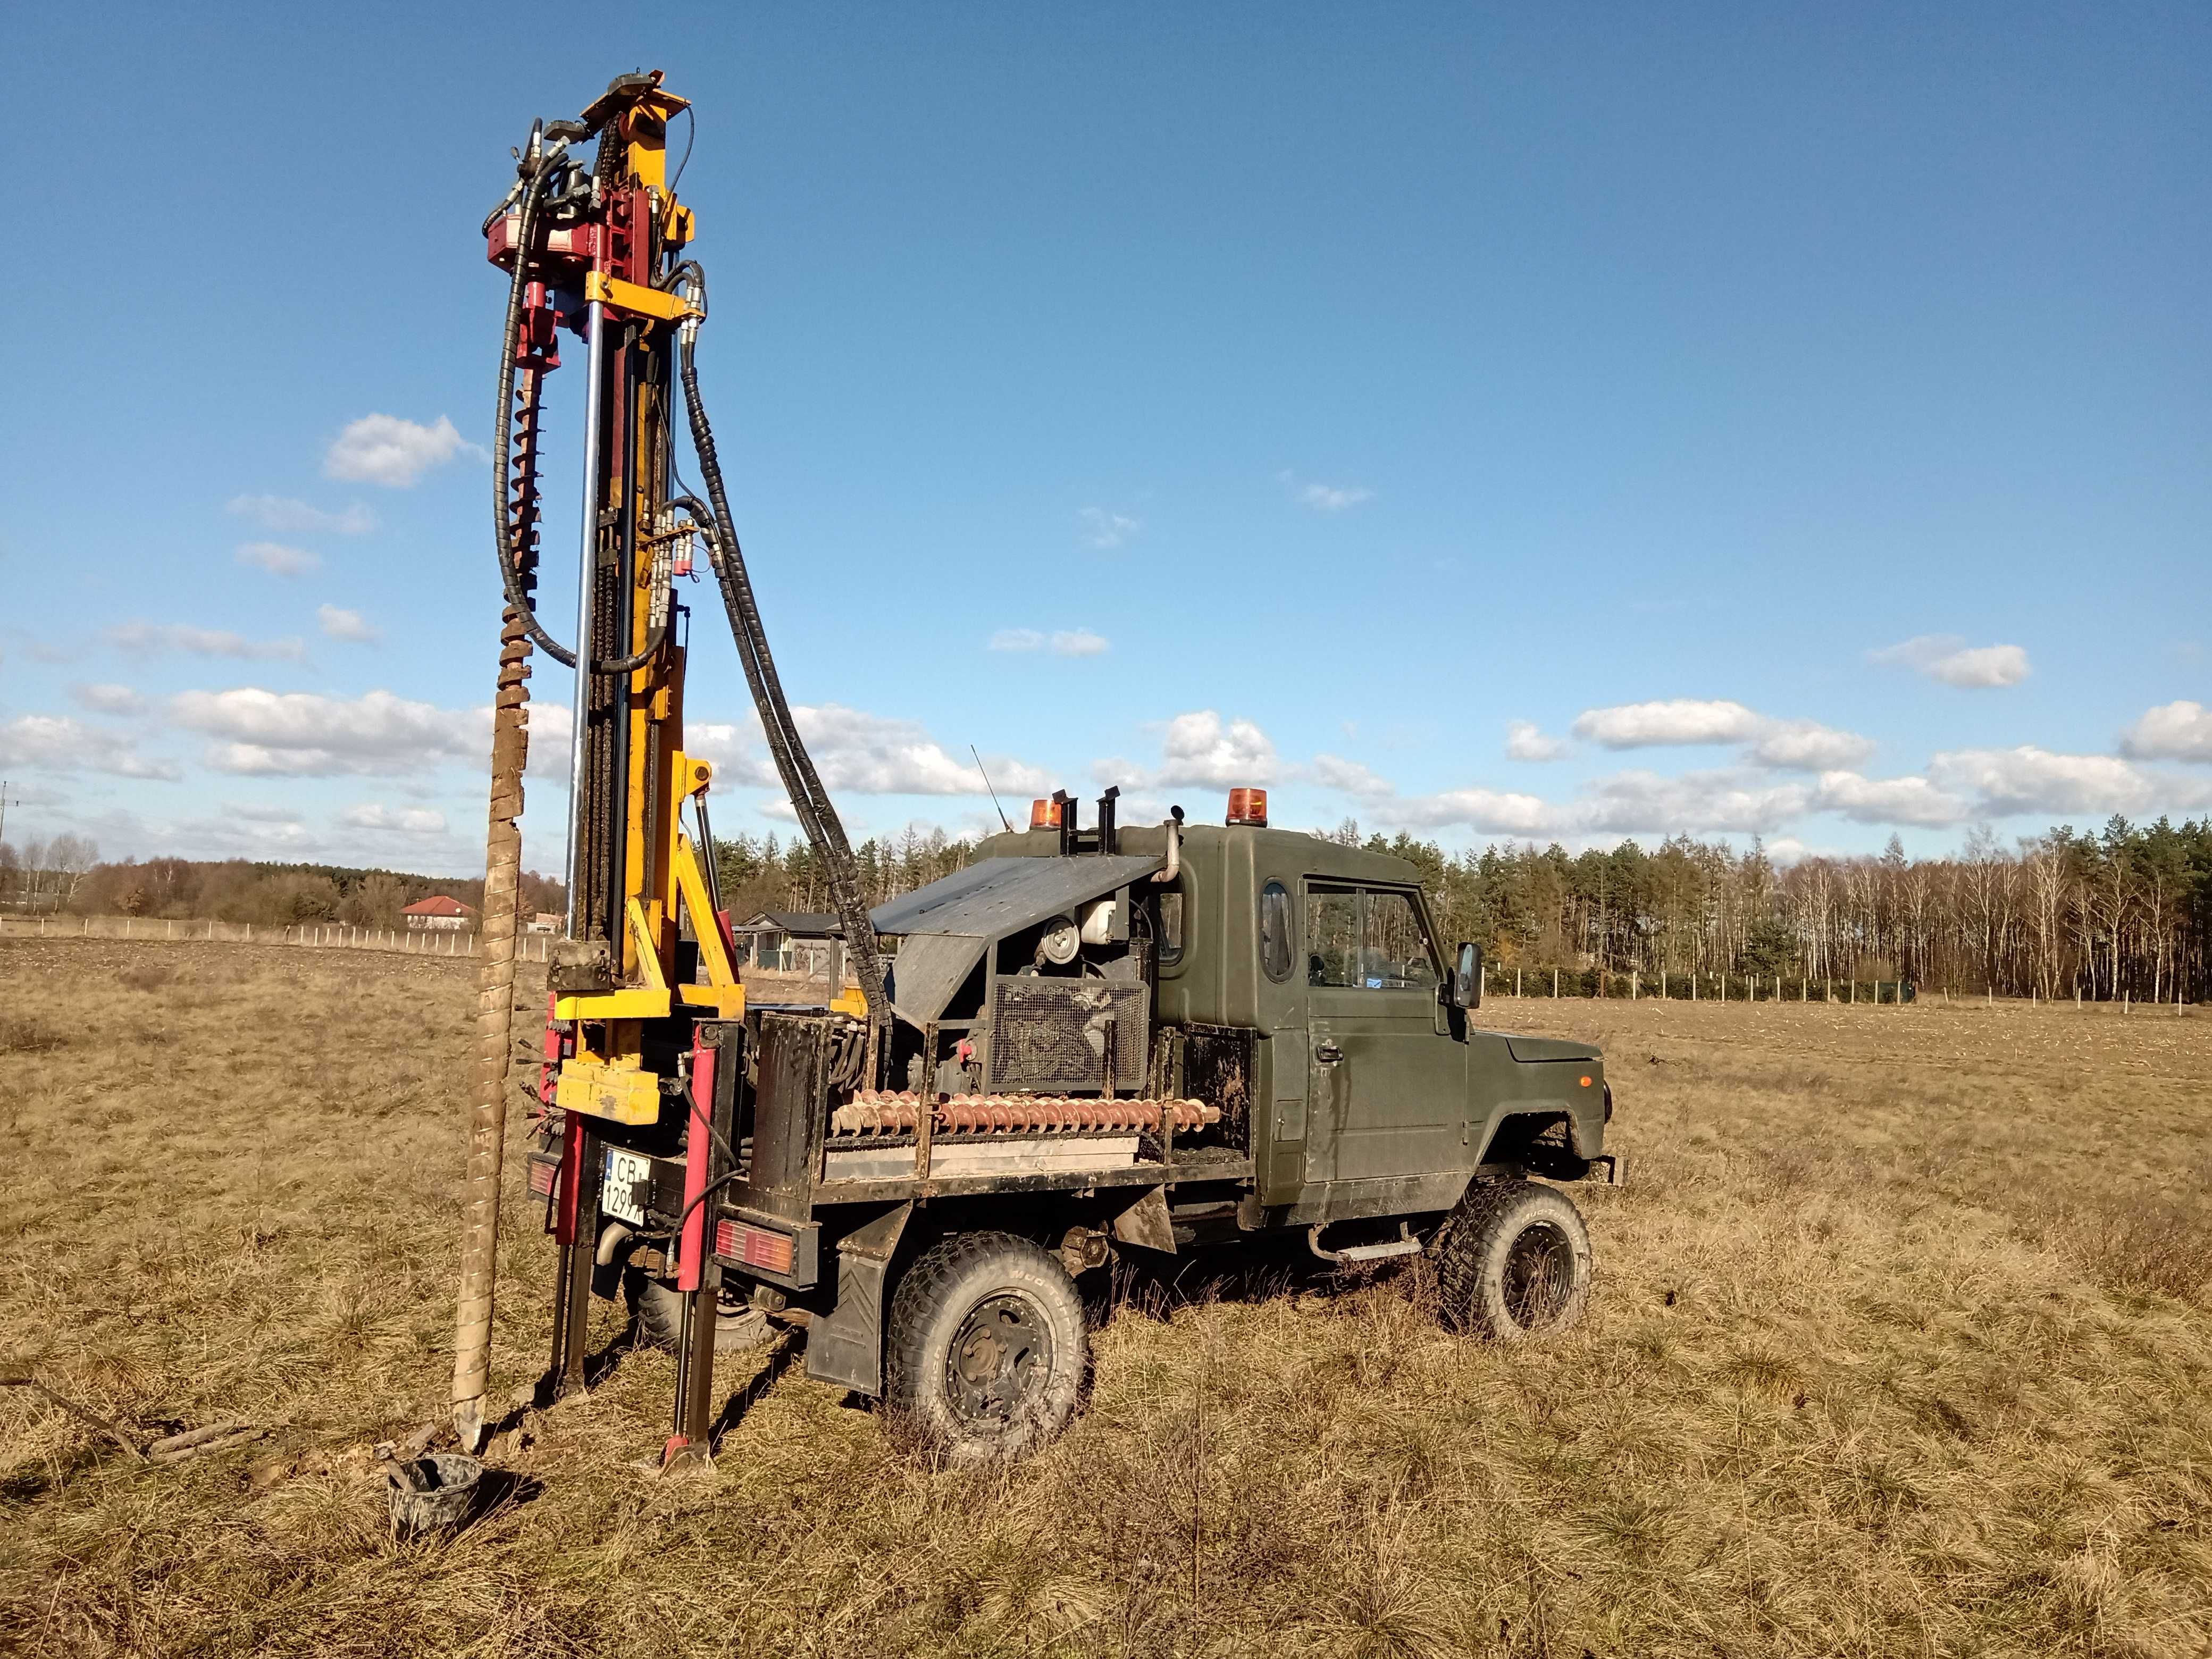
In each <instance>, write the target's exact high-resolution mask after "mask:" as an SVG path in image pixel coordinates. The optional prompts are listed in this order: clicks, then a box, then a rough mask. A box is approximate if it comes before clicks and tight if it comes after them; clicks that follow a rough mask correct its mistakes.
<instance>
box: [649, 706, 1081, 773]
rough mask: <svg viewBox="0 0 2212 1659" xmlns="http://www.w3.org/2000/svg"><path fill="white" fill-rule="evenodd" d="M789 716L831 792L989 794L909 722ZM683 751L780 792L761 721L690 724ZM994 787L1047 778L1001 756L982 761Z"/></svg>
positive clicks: (855, 714)
mask: <svg viewBox="0 0 2212 1659" xmlns="http://www.w3.org/2000/svg"><path fill="white" fill-rule="evenodd" d="M791 716H792V719H793V721H795V722H796V723H797V725H798V726H799V737H800V738H801V739H802V740H803V741H804V742H805V744H806V751H807V753H808V754H809V755H810V756H811V757H812V758H813V761H814V768H815V770H816V771H817V772H818V773H820V774H821V777H822V781H823V785H824V786H825V787H827V788H829V790H830V791H831V792H832V793H851V794H855V795H981V794H983V793H986V791H985V789H984V787H983V780H982V777H981V775H980V774H979V773H978V772H977V771H976V769H975V760H974V759H973V758H972V757H969V756H968V755H967V754H965V753H963V754H961V755H958V756H957V757H956V756H954V755H952V754H950V753H948V752H947V751H946V750H945V747H944V745H943V744H939V743H938V742H937V741H936V740H935V739H934V738H932V737H931V736H930V735H929V733H928V732H927V731H926V730H924V729H923V727H922V726H921V725H920V724H918V723H917V722H915V721H913V720H892V719H888V718H886V717H885V716H884V715H881V714H868V713H866V712H865V711H863V710H861V709H858V708H845V707H843V706H842V704H839V703H823V704H821V705H819V706H810V705H808V704H805V703H799V704H794V705H793V708H792V711H791ZM684 741H685V744H687V752H690V753H695V754H698V755H702V756H703V757H706V758H707V759H708V760H709V761H712V762H714V764H715V767H716V769H717V770H718V771H720V773H721V774H722V775H723V776H724V777H725V778H726V780H727V781H729V782H730V783H732V784H734V785H740V786H745V787H754V788H760V789H768V790H772V791H777V792H781V789H782V788H783V781H782V779H781V778H780V777H779V776H777V775H776V770H775V761H774V760H773V759H772V758H771V757H769V754H768V752H767V745H766V744H765V742H764V741H763V738H762V736H761V728H760V719H759V716H758V715H757V714H756V715H752V716H750V717H748V718H747V720H745V722H744V724H743V725H742V726H730V725H715V724H713V723H704V724H701V725H697V726H688V727H687V728H686V729H685V733H684ZM983 764H984V765H985V766H986V767H987V768H988V769H990V774H991V781H992V782H993V783H994V785H996V786H997V787H998V789H999V793H1000V794H1002V795H1016V794H1018V795H1031V794H1039V793H1049V792H1050V791H1051V789H1052V787H1053V785H1052V780H1051V779H1050V777H1049V776H1048V775H1047V774H1045V773H1043V772H1042V771H1040V770H1038V769H1036V767H1033V766H1028V765H1025V764H1024V763H1022V762H1020V761H1018V760H1015V759H1013V758H1012V757H1009V756H1006V755H986V756H984V757H983Z"/></svg>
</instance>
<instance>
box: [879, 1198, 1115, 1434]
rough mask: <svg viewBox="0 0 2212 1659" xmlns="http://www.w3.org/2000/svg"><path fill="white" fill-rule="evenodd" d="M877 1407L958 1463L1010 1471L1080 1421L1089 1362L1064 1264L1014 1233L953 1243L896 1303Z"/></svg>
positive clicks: (901, 1288)
mask: <svg viewBox="0 0 2212 1659" xmlns="http://www.w3.org/2000/svg"><path fill="white" fill-rule="evenodd" d="M888 1338H889V1340H888V1342H887V1345H886V1346H887V1350H888V1352H887V1354H886V1360H887V1364H885V1366H884V1372H885V1375H884V1403H885V1404H886V1405H887V1406H889V1407H890V1408H891V1409H892V1410H894V1411H896V1412H898V1413H902V1415H904V1416H905V1417H906V1418H907V1419H908V1421H910V1422H911V1423H913V1424H914V1425H915V1427H916V1428H918V1429H919V1430H920V1431H921V1434H922V1437H924V1438H925V1439H926V1440H927V1441H928V1442H929V1443H931V1444H932V1445H933V1446H934V1447H936V1448H937V1449H939V1451H941V1452H943V1453H944V1454H945V1455H946V1456H947V1457H949V1458H950V1459H951V1461H953V1462H957V1463H984V1462H1006V1461H1008V1460H1011V1459H1013V1458H1017V1457H1021V1456H1024V1455H1027V1454H1029V1453H1030V1452H1032V1451H1035V1450H1036V1449H1038V1448H1039V1447H1041V1446H1042V1445H1045V1444H1046V1443H1048V1442H1050V1441H1051V1440H1052V1439H1053V1438H1054V1437H1056V1436H1057V1435H1058V1434H1059V1433H1060V1431H1061V1430H1063V1429H1065V1428H1066V1426H1067V1424H1068V1420H1069V1419H1071V1418H1073V1416H1074V1415H1075V1407H1076V1401H1077V1399H1078V1397H1079V1395H1080V1394H1081V1392H1082V1389H1083V1376H1084V1371H1085V1367H1086V1365H1087V1364H1088V1363H1089V1358H1090V1343H1089V1340H1088V1338H1087V1337H1086V1336H1085V1333H1084V1328H1083V1304H1082V1301H1081V1299H1080V1298H1079V1297H1078V1296H1077V1295H1076V1291H1075V1284H1074V1281H1073V1279H1069V1278H1068V1276H1067V1269H1066V1267H1063V1266H1062V1265H1061V1264H1060V1261H1059V1259H1058V1258H1057V1257H1055V1256H1053V1255H1049V1254H1048V1253H1047V1252H1046V1251H1045V1250H1044V1249H1041V1248H1040V1247H1039V1246H1037V1245H1036V1244H1034V1243H1030V1241H1029V1240H1028V1239H1025V1238H1018V1237H1015V1236H1014V1235H1013V1234H1012V1233H998V1232H977V1233H956V1234H954V1235H953V1236H952V1237H949V1238H945V1239H941V1240H939V1242H938V1243H935V1244H933V1245H932V1246H931V1247H930V1248H929V1249H927V1250H925V1251H923V1252H922V1253H921V1255H919V1256H918V1257H916V1258H915V1261H914V1264H913V1265H912V1266H911V1267H908V1269H907V1270H906V1272H905V1273H903V1274H902V1275H901V1277H900V1279H899V1283H898V1288H897V1290H896V1291H894V1292H893V1293H892V1295H891V1310H890V1331H889V1333H888Z"/></svg>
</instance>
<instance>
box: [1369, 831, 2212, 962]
mask: <svg viewBox="0 0 2212 1659" xmlns="http://www.w3.org/2000/svg"><path fill="white" fill-rule="evenodd" d="M1336 838H1337V839H1339V840H1342V841H1346V842H1357V843H1358V844H1360V845H1364V846H1366V847H1370V848H1374V849H1375V850H1376V851H1385V852H1390V853H1395V854H1397V855H1398V856H1400V857H1401V858H1406V859H1409V860H1412V861H1413V863H1414V864H1415V865H1417V866H1419V868H1420V869H1421V872H1422V876H1423V878H1424V881H1425V884H1427V885H1428V888H1429V891H1430V893H1431V897H1432V900H1433V902H1435V906H1436V908H1437V911H1438V913H1439V914H1438V917H1437V920H1438V923H1439V925H1440V926H1441V927H1443V929H1444V931H1445V932H1446V933H1447V934H1449V936H1450V937H1451V938H1452V939H1475V940H1477V941H1479V942H1480V943H1482V944H1483V945H1484V946H1485V948H1486V951H1487V952H1488V953H1489V954H1490V955H1491V956H1492V958H1493V959H1494V960H1496V961H1498V963H1501V964H1510V965H1514V966H1522V967H1524V968H1535V969H1553V968H1559V969H1569V970H1581V969H1588V970H1590V971H1592V972H1594V973H1598V974H1616V975H1623V974H1629V973H1635V974H1638V975H1640V976H1641V977H1643V978H1644V980H1646V981H1651V980H1656V977H1657V975H1660V974H1662V973H1667V974H1670V975H1676V976H1686V975H1696V974H1706V975H1729V976H1735V977H1741V976H1744V975H1775V976H1781V977H1784V978H1786V979H1788V980H1791V981H1813V982H1814V985H1815V987H1816V989H1815V992H1814V994H1816V995H1817V994H1818V989H1817V987H1818V985H1819V984H1820V982H1822V981H1831V980H1832V981H1837V982H1838V983H1840V982H1843V981H1899V980H1903V981H1910V982H1911V983H1914V984H1916V985H1919V986H1922V987H1929V988H1933V987H1938V986H1942V987H1950V988H1953V989H1958V990H1971V991H1977V992H1979V991H1984V990H1991V991H1995V992H1996V994H1999V995H2003V996H2028V995H2036V996H2040V997H2043V998H2045V999H2057V998H2071V997H2073V996H2075V994H2077V993H2078V994H2080V995H2081V996H2083V997H2087V998H2091V999H2096V1000H2117V999H2118V998H2122V997H2129V998H2134V999H2137V1000H2142V999H2146V998H2147V999H2149V1000H2154V1001H2158V1000H2172V999H2173V998H2174V997H2175V996H2177V995H2179V996H2181V997H2183V998H2185V999H2186V1000H2192V1001H2194V1000H2198V999H2199V998H2200V997H2202V996H2203V994H2204V991H2205V987H2207V985H2208V983H2212V820H2204V821H2197V822H2191V823H2181V824H2175V823H2172V822H2170V821H2169V820H2167V819H2165V818H2160V819H2159V820H2158V822H2156V823H2150V824H2137V823H2130V822H2129V821H2128V820H2127V819H2125V818H2123V817H2113V818H2112V819H2111V820H2110V821H2109V822H2108V823H2106V825H2105V826H2104V828H2103V829H2101V830H2099V831H2096V832H2094V833H2091V832H2085V831H2077V830H2075V829H2073V828H2071V827H2070V826H2061V827H2058V828H2056V829H2051V830H2049V831H2047V832H2045V834H2043V835H2040V836H2029V837H2026V838H2024V839H2021V840H2020V841H2018V842H2015V843H2014V844H2013V845H2012V846H2010V847H2008V846H2006V845H2005V844H2003V843H2002V842H2000V841H1999V840H1998V839H1997V837H1996V836H1995V835H1994V834H1992V833H1991V832H1990V831H1989V830H1988V829H1975V830H1973V831H1972V832H1971V833H1970V834H1969V835H1968V836H1966V843H1965V845H1964V846H1963V847H1962V848H1960V850H1959V851H1957V852H1956V853H1954V854H1949V855H1948V856H1945V857H1941V858H1923V859H1912V858H1908V857H1907V856H1906V855H1905V848H1904V846H1903V844H1902V842H1900V841H1899V839H1898V838H1897V837H1896V836H1891V837H1890V841H1889V844H1888V846H1887V848H1885V849H1884V850H1883V851H1882V852H1881V854H1877V855H1875V856H1871V857H1860V858H1807V859H1802V860H1799V861H1797V862H1796V863H1794V864H1791V865H1789V866H1786V867H1782V868H1778V867H1777V866H1775V865H1774V863H1773V861H1772V860H1771V859H1770V858H1769V857H1768V856H1767V854H1766V852H1765V849H1764V848H1763V847H1761V845H1760V844H1759V842H1757V841H1756V840H1754V841H1753V842H1752V844H1751V846H1750V847H1749V848H1747V849H1746V850H1742V851H1738V850H1736V849H1735V848H1732V847H1731V846H1730V845H1729V843H1728V842H1699V841H1693V840H1691V839H1689V838H1688V837H1686V836H1677V837H1674V838H1671V839H1669V840H1667V841H1664V842H1661V843H1660V844H1659V846H1658V847H1657V848H1655V849H1653V850H1650V851H1646V850H1645V849H1644V848H1643V847H1641V846H1639V845H1638V843H1636V842H1632V841H1629V842H1621V843H1620V845H1619V846H1618V847H1615V848H1611V849H1610V850H1607V851H1596V850H1591V851H1586V852H1583V853H1581V854H1568V853H1567V852H1566V851H1565V849H1564V848H1559V847H1558V846H1552V847H1547V848H1541V849H1539V848H1535V847H1534V846H1520V847H1498V846H1492V847H1486V848H1483V849H1482V850H1481V851H1480V852H1468V853H1462V854H1457V855H1447V854H1444V853H1443V851H1442V850H1441V849H1440V848H1437V847H1436V846H1435V845H1434V844H1433V843H1431V842H1417V841H1414V840H1413V839H1411V838H1410V837H1407V836H1398V837H1397V838H1395V840H1390V841H1385V840H1384V839H1383V837H1382V836H1368V837H1366V838H1364V840H1362V839H1361V838H1360V837H1359V836H1358V828H1357V826H1356V825H1352V824H1346V826H1344V827H1343V828H1342V829H1339V830H1338V831H1337V832H1336Z"/></svg>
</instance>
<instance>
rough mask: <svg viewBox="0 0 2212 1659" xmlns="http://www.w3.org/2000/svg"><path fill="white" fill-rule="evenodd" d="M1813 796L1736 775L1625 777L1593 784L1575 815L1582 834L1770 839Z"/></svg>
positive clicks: (1636, 774) (1800, 788) (1798, 789)
mask: <svg viewBox="0 0 2212 1659" xmlns="http://www.w3.org/2000/svg"><path fill="white" fill-rule="evenodd" d="M1807 798H1808V791H1807V790H1806V788H1805V787H1804V786H1803V785H1802V784H1798V783H1773V782H1771V781H1766V780H1765V779H1762V778H1759V777H1758V776H1756V775H1748V776H1747V775H1745V774H1743V773H1741V772H1738V771H1733V770H1729V771H1714V772H1686V773H1683V774H1682V775H1680V776H1679V777H1671V778H1668V777H1662V776H1660V775H1658V774H1656V773H1654V772H1643V771H1636V772H1620V773H1616V774H1615V775H1613V776H1611V777H1608V778H1601V779H1599V780H1598V781H1596V782H1595V784H1593V785H1592V786H1591V787H1590V790H1589V797H1588V799H1585V800H1583V801H1582V802H1580V803H1578V804H1577V808H1576V810H1575V811H1574V813H1573V815H1572V816H1573V822H1574V827H1576V828H1577V829H1583V830H1602V831H1607V832H1611V833H1615V834H1620V835H1630V834H1634V833H1637V832H1639V831H1641V832H1644V833H1648V834H1651V835H1673V834H1676V833H1681V834H1686V835H1765V834H1768V833H1771V831H1773V830H1775V829H1779V828H1781V827H1782V826H1783V825H1784V824H1785V823H1789V822H1790V820H1791V819H1792V818H1795V817H1799V816H1800V815H1802V813H1803V812H1804V811H1805V807H1806V803H1807Z"/></svg>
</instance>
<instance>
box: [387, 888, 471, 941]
mask: <svg viewBox="0 0 2212 1659" xmlns="http://www.w3.org/2000/svg"><path fill="white" fill-rule="evenodd" d="M399 914H400V915H403V916H404V917H406V918H407V929H408V931H409V932H410V933H426V932H427V933H466V932H467V931H468V930H469V929H470V928H471V927H474V926H475V925H476V914H477V913H476V910H475V908H474V907H473V906H471V905H466V904H464V903H462V902H460V900H459V899H457V898H448V897H447V896H446V895H445V894H443V893H433V894H431V895H430V896H429V897H428V898H426V899H417V900H416V902H414V903H412V904H410V905H409V906H408V907H407V908H405V909H404V910H402V911H401V912H400V913H399Z"/></svg>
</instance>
